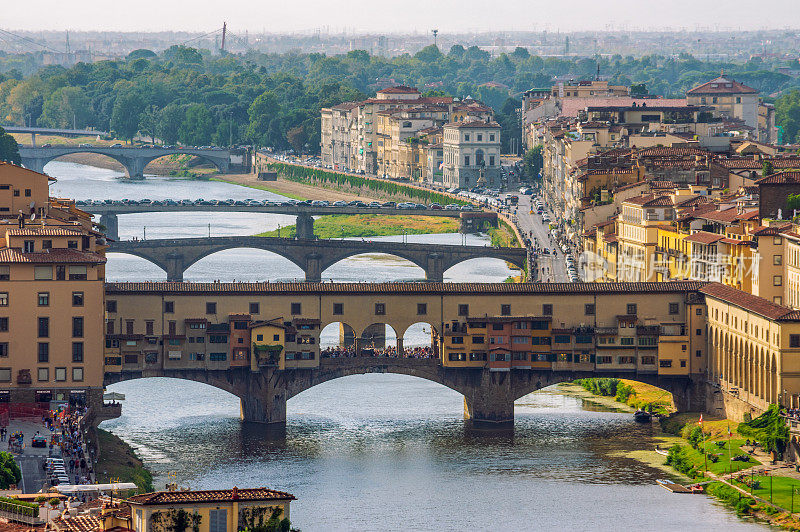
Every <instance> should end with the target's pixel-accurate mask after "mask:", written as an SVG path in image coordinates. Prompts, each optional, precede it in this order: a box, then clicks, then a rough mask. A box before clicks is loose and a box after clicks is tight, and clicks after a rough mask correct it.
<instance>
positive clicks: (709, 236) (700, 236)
mask: <svg viewBox="0 0 800 532" xmlns="http://www.w3.org/2000/svg"><path fill="white" fill-rule="evenodd" d="M723 238H725V235H718V234H716V233H706V232H705V231H698V232H697V233H693V234H691V235H689V236H687V237H686V238H684V239H683V240H684V242H697V243H698V244H713V243H715V242H719V241H720V240H722V239H723Z"/></svg>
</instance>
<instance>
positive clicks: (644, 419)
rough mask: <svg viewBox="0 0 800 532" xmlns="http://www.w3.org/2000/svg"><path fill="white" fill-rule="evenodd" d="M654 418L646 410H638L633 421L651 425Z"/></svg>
mask: <svg viewBox="0 0 800 532" xmlns="http://www.w3.org/2000/svg"><path fill="white" fill-rule="evenodd" d="M652 418H653V414H651V413H650V412H647V411H646V410H637V411H636V412H634V413H633V419H634V420H635V421H638V422H639V423H649V422H650V420H651V419H652Z"/></svg>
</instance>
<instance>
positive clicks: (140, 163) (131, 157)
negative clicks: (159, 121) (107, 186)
mask: <svg viewBox="0 0 800 532" xmlns="http://www.w3.org/2000/svg"><path fill="white" fill-rule="evenodd" d="M73 153H97V154H100V155H105V156H107V157H111V158H112V159H114V160H115V161H117V162H119V163H120V164H121V165H122V166H123V167H125V172H126V173H127V175H128V177H131V178H136V179H141V178H143V177H144V169H145V167H146V166H147V165H148V164H149V163H150V162H151V161H152V160H154V159H158V158H159V157H164V156H166V155H176V154H177V155H193V156H195V157H199V158H201V159H204V160H206V161H208V162H210V163H212V164H213V165H214V166H216V167H217V170H219V171H220V172H221V173H223V174H224V173H227V172H228V170H229V168H230V165H231V152H230V150H227V149H212V150H208V149H205V150H203V149H194V148H187V149H178V148H148V147H142V148H136V147H117V148H111V147H105V146H97V147H95V146H90V147H79V146H52V147H47V148H44V147H35V146H34V147H30V146H20V147H19V155H20V158H21V160H22V165H23V166H24V167H25V168H29V169H31V170H34V171H36V172H44V167H45V165H46V164H47V163H49V162H50V161H52V160H53V159H57V158H58V157H62V156H64V155H70V154H73Z"/></svg>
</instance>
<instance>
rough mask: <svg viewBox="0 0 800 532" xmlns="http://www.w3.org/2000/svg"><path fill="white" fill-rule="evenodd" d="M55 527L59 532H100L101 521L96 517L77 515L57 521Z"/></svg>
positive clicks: (101, 528) (101, 527)
mask: <svg viewBox="0 0 800 532" xmlns="http://www.w3.org/2000/svg"><path fill="white" fill-rule="evenodd" d="M57 526H58V529H59V530H60V531H61V532H100V531H101V530H103V520H102V519H101V518H100V517H99V516H96V515H77V516H75V517H69V518H67V519H59V520H57Z"/></svg>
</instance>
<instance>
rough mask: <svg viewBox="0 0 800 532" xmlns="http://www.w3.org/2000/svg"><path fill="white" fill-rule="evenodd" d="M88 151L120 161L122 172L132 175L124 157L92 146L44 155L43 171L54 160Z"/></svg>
mask: <svg viewBox="0 0 800 532" xmlns="http://www.w3.org/2000/svg"><path fill="white" fill-rule="evenodd" d="M87 153H90V154H93V155H101V156H103V157H105V158H108V159H111V160H112V161H114V162H116V163H118V164H119V165H120V166H121V167H122V172H123V173H124V174H125V175H126V176H128V177H130V169H129V168H128V164H127V163H128V161H127V160H125V159H124V158H122V157H117V156H115V155H112V154H110V153H105V152H102V151H98V150H94V149H92V148H81V149H79V150H76V151H70V152H66V153H61V154H58V155H54V156H52V157H44V158H43V164H42V165H41V166H42V168H41V171H42V172H44V170H45V168H46V167H47V165H48V164H49V163H51V162H53V161H58V160H60V159H62V158H63V157H67V156H69V155H80V154H87ZM31 169H32V170H36V169H35V168H31ZM112 170H118V168H113V169H112Z"/></svg>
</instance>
